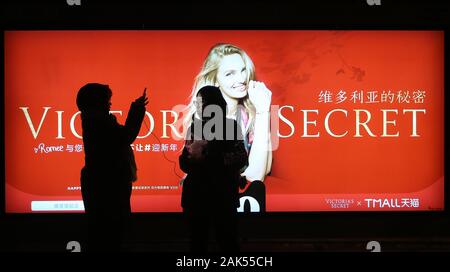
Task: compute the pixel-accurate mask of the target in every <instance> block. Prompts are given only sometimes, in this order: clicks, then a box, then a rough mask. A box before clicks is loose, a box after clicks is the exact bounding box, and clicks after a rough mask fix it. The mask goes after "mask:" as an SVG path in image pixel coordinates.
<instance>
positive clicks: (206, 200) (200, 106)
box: [179, 86, 248, 252]
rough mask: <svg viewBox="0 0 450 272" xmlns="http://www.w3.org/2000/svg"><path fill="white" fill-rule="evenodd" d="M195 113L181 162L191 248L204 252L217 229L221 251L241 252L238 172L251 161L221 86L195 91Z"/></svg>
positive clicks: (183, 196)
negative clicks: (228, 110) (210, 229)
mask: <svg viewBox="0 0 450 272" xmlns="http://www.w3.org/2000/svg"><path fill="white" fill-rule="evenodd" d="M196 101H197V104H196V106H197V114H196V115H194V116H193V121H192V124H191V126H190V128H189V130H188V134H187V137H186V143H185V147H184V149H183V153H182V154H181V156H180V158H179V161H180V167H181V169H182V170H183V171H184V172H185V173H187V176H186V178H185V180H184V182H183V192H182V200H181V204H182V207H183V212H184V214H185V215H186V217H187V220H188V225H189V228H190V233H191V250H192V251H195V252H205V251H207V248H208V230H209V228H210V226H212V227H213V228H214V230H215V234H216V238H217V242H218V245H219V249H220V250H222V251H227V252H236V251H238V250H239V243H238V234H237V207H238V206H239V199H238V190H239V180H240V174H241V172H242V171H243V170H244V169H245V167H246V166H247V165H248V156H247V152H246V150H245V147H244V141H243V136H242V131H241V130H240V129H239V126H238V125H237V122H236V121H235V120H232V119H227V118H226V111H227V103H226V101H225V99H224V98H223V96H222V94H221V92H220V89H219V88H217V87H214V86H205V87H203V88H201V89H200V90H199V92H198V94H197V98H196Z"/></svg>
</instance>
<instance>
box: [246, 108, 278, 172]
mask: <svg viewBox="0 0 450 272" xmlns="http://www.w3.org/2000/svg"><path fill="white" fill-rule="evenodd" d="M269 123H270V113H269V111H267V112H260V113H257V114H256V117H255V124H254V126H255V127H254V138H253V143H252V148H251V149H250V154H249V159H248V160H249V166H248V167H247V169H245V171H244V173H242V175H243V176H245V177H246V178H247V180H249V181H254V180H261V181H264V178H265V177H266V175H267V174H268V173H269V172H270V169H271V166H272V151H271V146H270V131H269V128H270V127H269Z"/></svg>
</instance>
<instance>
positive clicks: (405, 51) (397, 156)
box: [5, 31, 444, 212]
mask: <svg viewBox="0 0 450 272" xmlns="http://www.w3.org/2000/svg"><path fill="white" fill-rule="evenodd" d="M221 42H226V43H232V44H235V45H237V46H239V47H241V48H243V49H244V50H245V51H246V52H247V53H248V54H249V56H250V57H251V58H252V60H253V61H254V63H255V66H256V74H257V77H258V80H259V81H263V82H264V83H265V84H266V85H267V86H268V88H269V89H270V90H271V91H272V93H273V96H272V104H278V105H280V106H283V105H290V106H293V107H294V108H295V110H294V112H291V111H290V110H288V109H285V110H284V111H283V115H284V116H286V117H287V118H288V119H289V120H290V121H291V122H292V123H293V124H294V126H295V133H294V135H293V136H292V137H290V138H281V139H280V145H279V147H278V149H277V150H275V151H274V152H273V158H274V160H273V166H272V174H271V176H270V177H268V178H267V179H266V181H265V183H266V187H267V210H268V211H314V210H317V211H321V210H332V209H330V208H329V207H328V206H327V205H325V204H324V198H353V199H356V200H358V199H359V200H362V199H364V198H365V197H376V198H382V197H400V198H402V197H411V198H420V199H421V207H420V208H419V210H435V209H443V206H444V196H443V194H444V192H443V184H444V170H443V167H444V164H443V162H444V153H443V152H444V118H443V115H444V76H443V73H444V35H443V32H440V31H9V32H6V33H5V146H6V149H5V157H6V211H7V212H30V211H31V210H30V201H31V200H71V199H81V195H80V192H79V191H78V190H75V191H73V190H67V188H68V187H73V186H79V176H80V169H81V167H82V165H83V159H84V157H83V156H84V154H83V153H67V152H64V153H49V154H35V152H34V151H33V148H34V147H37V145H39V144H40V143H44V144H46V145H63V146H64V147H65V146H66V145H67V144H73V145H75V144H82V140H81V139H78V138H76V137H74V136H73V135H72V133H71V132H70V127H69V121H70V118H71V117H72V115H73V114H74V113H76V112H77V108H76V104H75V98H76V94H77V91H78V90H79V88H80V87H81V86H83V85H84V84H86V83H88V82H100V83H104V84H108V85H109V86H110V87H111V89H112V90H113V97H112V110H122V111H123V112H124V115H126V111H127V110H128V107H129V103H130V102H131V101H132V100H134V99H135V98H137V97H138V96H139V95H140V94H141V93H142V90H143V88H144V87H147V92H148V96H149V98H150V104H149V106H148V107H147V111H148V112H149V113H151V114H152V116H153V117H154V119H155V130H154V135H156V136H157V137H158V138H159V140H160V141H161V142H162V143H165V144H178V151H177V152H170V151H169V152H166V154H165V155H166V156H167V158H168V159H169V160H172V161H174V162H178V156H179V151H180V150H181V148H182V144H183V143H182V141H177V140H173V139H162V138H161V136H162V115H161V113H160V110H170V109H172V108H173V107H174V106H175V105H177V104H187V103H188V101H189V100H188V96H189V95H190V91H191V88H192V84H193V81H194V77H195V76H196V74H197V73H198V72H199V71H200V68H201V65H202V63H203V61H204V59H205V57H206V55H207V53H208V51H209V49H210V48H211V47H212V46H213V45H215V44H216V43H221ZM341 89H343V90H346V91H347V96H350V93H351V92H353V91H355V90H364V91H370V90H376V91H378V92H379V94H381V91H383V90H391V91H393V92H397V91H398V90H409V91H410V94H411V93H412V91H415V90H423V91H425V92H426V97H425V100H424V103H423V104H414V103H412V102H411V103H409V104H406V103H397V102H395V103H392V104H390V103H375V104H366V103H363V104H361V103H352V102H349V101H346V102H344V103H342V104H335V103H329V104H325V103H320V102H319V98H318V95H319V93H320V91H322V90H330V91H332V92H333V94H336V93H337V92H338V91H339V90H341ZM19 107H29V113H30V116H31V119H32V121H33V124H34V126H35V128H37V126H38V125H39V121H40V119H41V117H42V114H43V107H52V108H51V109H50V110H49V112H48V113H47V116H46V119H45V121H44V122H43V125H42V128H41V131H40V133H39V136H38V137H37V139H34V138H33V136H32V134H31V131H30V128H29V127H28V125H27V122H26V119H25V117H24V114H23V112H22V110H20V109H19ZM335 108H341V109H346V110H347V111H348V118H344V116H343V115H342V114H341V113H337V114H335V115H333V117H332V121H331V126H332V129H333V131H335V132H336V133H342V132H344V131H346V130H348V135H347V136H346V137H343V138H333V137H331V136H330V135H328V134H327V133H326V131H325V129H324V127H323V120H324V118H325V115H326V113H328V111H330V110H332V109H335ZM410 108H418V109H426V114H425V115H423V114H421V113H419V114H418V121H417V125H418V127H417V129H418V132H419V134H420V137H409V135H410V133H411V114H405V115H403V114H402V111H403V109H410ZM312 109H318V110H319V111H320V113H319V115H316V114H310V117H309V118H310V120H317V127H314V126H309V130H310V131H309V133H310V134H315V133H317V132H320V135H321V136H320V137H319V138H305V137H301V136H302V135H303V113H302V112H301V110H312ZM353 109H366V110H369V111H370V112H371V114H372V120H371V122H370V123H369V125H370V127H371V130H372V132H373V133H374V134H376V135H377V136H380V135H381V133H382V114H381V111H380V109H398V111H399V114H398V116H397V117H396V120H397V126H396V128H394V127H393V126H389V131H390V132H391V133H395V132H396V131H398V132H399V133H400V136H399V137H396V138H381V137H374V138H372V137H369V136H368V135H367V133H366V132H365V130H361V133H362V135H363V137H362V138H355V137H353V135H354V133H355V129H354V127H355V115H354V112H353ZM55 111H64V113H63V121H62V126H63V127H62V132H63V136H64V137H65V139H56V136H57V124H58V120H57V114H56V112H55ZM363 116H364V115H363ZM389 116H390V118H394V117H395V116H394V115H389ZM363 118H364V117H363ZM118 119H119V121H120V122H124V120H125V117H124V116H122V117H119V118H118ZM171 120H172V119H171V118H170V116H169V121H171ZM147 124H149V122H148V120H147ZM76 128H77V131H78V132H79V133H80V134H81V126H80V120H79V118H77V121H76ZM280 131H281V133H282V134H288V133H289V132H290V128H289V126H287V125H286V124H284V123H281V124H280ZM146 133H147V127H146V126H145V125H144V126H143V127H142V130H141V135H144V134H146ZM170 135H171V134H170V133H169V136H170ZM138 143H142V144H155V143H158V141H157V140H156V139H155V137H154V136H150V137H148V138H145V139H139V140H137V141H136V142H135V144H138ZM136 159H137V164H138V168H139V172H138V174H139V180H138V181H137V183H135V185H137V186H146V185H148V186H150V185H167V186H178V183H179V180H180V178H179V177H178V176H177V175H176V174H175V173H174V171H175V172H176V173H177V174H178V175H183V173H182V172H181V171H180V169H179V168H178V165H177V166H176V167H175V170H174V165H173V164H172V163H170V162H169V161H167V160H166V159H165V158H164V156H163V154H162V153H153V152H136ZM180 190H181V189H180V188H178V189H176V190H135V191H134V192H133V202H132V204H133V210H134V211H179V210H180V198H179V194H180ZM351 210H367V209H364V208H363V207H353V208H351Z"/></svg>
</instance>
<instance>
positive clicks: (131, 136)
mask: <svg viewBox="0 0 450 272" xmlns="http://www.w3.org/2000/svg"><path fill="white" fill-rule="evenodd" d="M147 104H148V98H147V94H146V90H144V93H143V95H142V96H141V97H139V98H138V99H136V100H135V101H134V102H133V103H131V106H130V109H129V110H128V115H127V120H126V121H125V126H124V129H123V132H122V133H123V135H122V137H123V139H124V140H125V142H126V143H127V144H132V143H133V142H134V140H135V139H136V137H137V136H138V134H139V131H140V130H141V125H142V121H143V120H144V116H145V106H146V105H147Z"/></svg>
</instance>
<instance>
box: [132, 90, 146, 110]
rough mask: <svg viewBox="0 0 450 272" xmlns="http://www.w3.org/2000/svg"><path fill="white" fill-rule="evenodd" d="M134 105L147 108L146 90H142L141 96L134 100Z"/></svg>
mask: <svg viewBox="0 0 450 272" xmlns="http://www.w3.org/2000/svg"><path fill="white" fill-rule="evenodd" d="M134 103H135V104H137V105H138V106H143V107H145V106H147V104H148V97H147V88H145V89H144V93H143V94H142V96H140V97H139V98H137V99H136V100H134Z"/></svg>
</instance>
